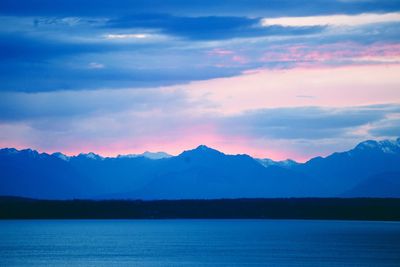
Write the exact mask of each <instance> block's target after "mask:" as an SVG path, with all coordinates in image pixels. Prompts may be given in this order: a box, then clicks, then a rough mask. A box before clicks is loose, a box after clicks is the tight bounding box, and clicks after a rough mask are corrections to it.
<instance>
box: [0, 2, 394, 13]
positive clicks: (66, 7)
mask: <svg viewBox="0 0 400 267" xmlns="http://www.w3.org/2000/svg"><path fill="white" fill-rule="evenodd" d="M398 10H400V2H399V1H397V0H368V1H341V0H336V1H335V0H331V1H327V0H313V1H309V0H232V1H226V0H191V1H187V0H153V1H148V0H135V1H130V0H119V1H110V0H87V1H80V0H69V1H65V0H24V1H15V0H2V1H0V14H5V15H23V16H26V15H34V16H37V15H39V16H119V15H128V14H134V13H151V12H155V13H168V14H180V15H182V14H186V15H238V14H242V15H243V14H246V15H247V16H260V15H262V16H304V15H317V14H335V13H340V14H358V13H365V12H390V11H398Z"/></svg>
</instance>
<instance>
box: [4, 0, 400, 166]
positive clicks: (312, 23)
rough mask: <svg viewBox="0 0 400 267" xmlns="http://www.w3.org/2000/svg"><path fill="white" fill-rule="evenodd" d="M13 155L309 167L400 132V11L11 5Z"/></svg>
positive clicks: (340, 4) (332, 4)
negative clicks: (159, 153)
mask: <svg viewBox="0 0 400 267" xmlns="http://www.w3.org/2000/svg"><path fill="white" fill-rule="evenodd" d="M0 17H1V20H2V23H1V26H0V70H1V71H0V140H1V141H0V145H1V146H3V147H17V148H23V147H31V148H35V149H38V150H41V151H49V152H53V151H62V152H65V153H70V154H73V153H78V152H88V151H94V152H97V153H100V154H105V155H116V154H119V153H136V152H142V151H144V150H153V151H155V150H164V151H166V152H169V153H173V154H174V153H175V154H176V153H179V152H180V151H182V150H184V149H188V148H191V147H195V146H197V145H198V144H206V145H209V146H213V147H216V148H218V149H220V150H222V151H225V152H227V153H248V154H251V155H254V156H259V157H271V158H275V159H283V158H287V157H290V158H294V159H298V160H306V159H308V158H310V157H312V156H316V155H319V154H323V155H326V154H329V153H331V152H333V151H336V150H343V149H348V148H350V147H351V146H353V145H354V144H356V143H357V142H359V141H361V140H364V139H369V138H373V139H383V138H389V139H390V138H395V137H397V136H399V135H400V131H399V129H400V127H399V126H400V125H399V124H400V111H399V101H400V87H399V86H400V79H399V78H398V77H397V75H396V74H397V73H399V70H400V65H399V62H400V27H399V26H400V1H373V0H365V1H364V0H353V1H352V0H341V1H322V0H319V1H288V0H287V1H178V0H176V1H151V2H149V1H84V2H83V3H82V2H81V1H75V0H72V1H49V0H47V1H44V0H43V1H40V0H39V1H4V0H3V1H1V2H0Z"/></svg>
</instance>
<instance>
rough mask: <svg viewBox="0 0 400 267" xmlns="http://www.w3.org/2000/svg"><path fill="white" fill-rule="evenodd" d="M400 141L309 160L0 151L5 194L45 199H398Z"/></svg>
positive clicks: (193, 153) (202, 151)
mask: <svg viewBox="0 0 400 267" xmlns="http://www.w3.org/2000/svg"><path fill="white" fill-rule="evenodd" d="M399 173H400V139H397V140H391V141H389V140H386V141H365V142H362V143H360V144H358V145H357V146H356V147H355V148H354V149H352V150H349V151H346V152H340V153H333V154H332V155H330V156H328V157H325V158H322V157H317V158H314V159H311V160H309V161H308V162H306V163H297V162H294V161H291V160H287V161H282V162H275V161H272V160H269V159H255V158H252V157H250V156H248V155H226V154H224V153H222V152H220V151H217V150H215V149H212V148H209V147H207V146H204V145H201V146H199V147H197V148H195V149H192V150H188V151H184V152H183V153H181V154H180V155H178V156H171V155H168V154H166V153H163V152H157V153H150V152H147V153H144V154H141V155H126V156H123V155H122V156H118V157H102V156H100V155H96V154H94V153H88V154H79V155H77V156H66V155H64V154H62V153H54V154H51V155H50V154H46V153H38V152H37V151H34V150H31V149H25V150H16V149H13V148H5V149H0V195H10V196H22V197H32V198H42V199H43V198H45V199H71V198H90V199H113V198H125V199H214V198H263V197H336V196H374V197H387V196H398V197H400V191H399V187H398V186H397V185H398V184H399V183H398V182H399V175H398V174H399Z"/></svg>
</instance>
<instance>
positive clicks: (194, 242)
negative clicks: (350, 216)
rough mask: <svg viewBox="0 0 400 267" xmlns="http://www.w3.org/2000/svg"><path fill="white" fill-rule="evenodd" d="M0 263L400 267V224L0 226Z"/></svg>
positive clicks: (91, 222)
mask: <svg viewBox="0 0 400 267" xmlns="http://www.w3.org/2000/svg"><path fill="white" fill-rule="evenodd" d="M0 266H55V267H57V266H85V267H86V266H89V267H90V266H117V267H119V266H137V267H145V266H162V267H168V266H187V267H192V266H229V267H234V266H318V267H323V266H373V267H377V266H379V267H381V266H400V223H397V222H362V221H360V222H358V221H312V220H310V221H303V220H21V221H11V220H10V221H0Z"/></svg>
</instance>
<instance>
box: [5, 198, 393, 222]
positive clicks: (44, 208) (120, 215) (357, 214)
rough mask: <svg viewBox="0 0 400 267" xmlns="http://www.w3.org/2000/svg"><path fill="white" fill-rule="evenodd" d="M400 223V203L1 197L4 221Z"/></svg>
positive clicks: (314, 199) (298, 199) (320, 199)
mask: <svg viewBox="0 0 400 267" xmlns="http://www.w3.org/2000/svg"><path fill="white" fill-rule="evenodd" d="M173 218H184V219H195V218H197V219H200V218H201V219H228V218H232V219H233V218H242V219H250V218H254V219H327V220H333V219H339V220H392V221H399V220H400V199H390V198H388V199H382V198H352V199H346V198H287V199H218V200H157V201H141V200H104V201H92V200H35V199H26V198H18V197H0V219H173Z"/></svg>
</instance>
